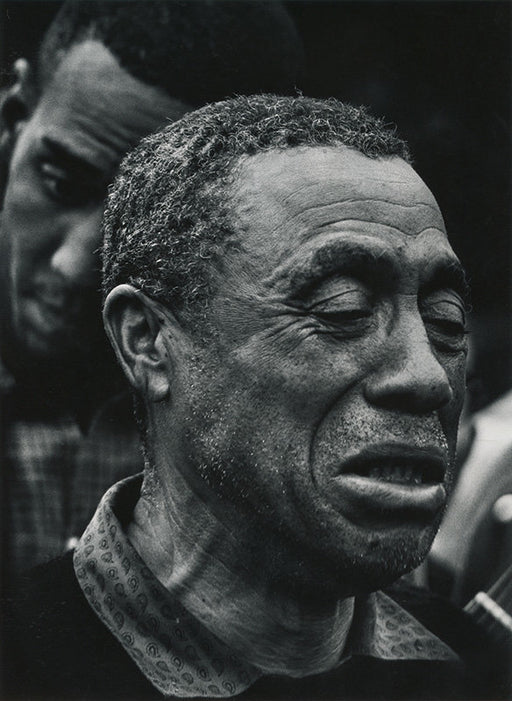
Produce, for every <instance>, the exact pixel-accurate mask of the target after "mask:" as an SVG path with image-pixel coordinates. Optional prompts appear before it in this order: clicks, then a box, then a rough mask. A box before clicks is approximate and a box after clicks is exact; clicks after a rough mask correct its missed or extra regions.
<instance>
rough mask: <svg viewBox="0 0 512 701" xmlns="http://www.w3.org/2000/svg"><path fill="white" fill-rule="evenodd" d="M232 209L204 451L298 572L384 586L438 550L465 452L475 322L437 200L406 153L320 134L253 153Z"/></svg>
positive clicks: (194, 412) (202, 397)
mask: <svg viewBox="0 0 512 701" xmlns="http://www.w3.org/2000/svg"><path fill="white" fill-rule="evenodd" d="M234 211H235V212H236V224H235V228H236V230H237V235H236V237H234V239H233V240H232V241H230V242H228V245H227V246H226V249H225V254H224V256H223V263H222V272H221V273H220V274H219V283H218V284H219V288H218V293H216V294H215V296H214V299H213V302H212V306H211V315H212V316H211V318H212V322H213V324H214V327H215V328H216V330H217V332H218V336H217V338H216V340H215V342H214V343H212V344H210V345H209V346H208V348H205V349H204V350H203V351H202V352H201V353H200V357H199V358H196V360H195V365H196V367H195V368H194V382H193V383H191V385H190V388H189V390H190V391H189V395H188V397H187V399H186V400H185V401H186V402H188V406H187V409H186V416H187V419H186V427H187V434H186V435H187V441H188V447H187V450H188V454H189V456H191V457H192V459H193V461H194V463H195V464H196V465H199V466H200V470H201V474H202V476H203V477H204V478H205V479H206V480H207V482H208V484H209V485H210V486H211V487H213V489H214V490H215V491H216V492H217V493H222V494H223V495H224V496H225V497H227V498H228V499H230V500H233V501H235V502H236V503H237V504H238V507H239V509H240V511H241V513H242V514H243V520H244V523H245V524H247V523H249V524H251V525H250V527H251V528H254V529H256V528H257V527H258V524H265V525H266V526H269V527H270V528H271V529H272V530H273V532H279V533H280V534H282V536H283V537H284V540H283V543H286V546H285V547H286V548H289V549H291V551H293V549H296V552H297V562H298V565H297V567H298V570H297V571H301V568H302V569H303V570H304V571H307V570H308V568H309V570H311V568H312V567H313V568H314V567H315V563H321V566H322V567H323V568H327V571H328V572H330V573H332V574H333V575H334V577H335V578H336V579H337V581H338V582H344V584H345V585H346V586H347V587H348V588H349V589H351V588H352V589H354V590H357V588H358V587H361V586H368V587H372V586H374V585H377V586H378V585H381V584H382V583H383V582H385V581H386V580H392V579H394V578H396V577H397V576H399V575H401V574H402V573H404V572H405V571H408V570H409V569H411V568H412V567H413V566H415V565H416V564H418V563H419V561H420V560H421V559H422V558H423V557H424V556H425V555H426V552H427V550H428V548H429V546H430V544H431V541H432V538H433V536H434V533H435V531H436V528H437V525H438V523H439V520H440V517H441V514H442V511H443V507H444V505H445V501H446V495H447V488H448V485H449V482H450V476H451V471H452V465H453V455H454V450H455V439H456V432H457V424H458V417H459V413H460V409H461V402H462V398H463V388H464V367H465V353H466V340H465V318H464V303H463V301H462V295H463V283H462V280H461V275H460V266H459V263H458V260H457V258H456V256H455V255H454V253H453V251H452V249H451V247H450V245H449V243H448V240H447V237H446V233H445V229H444V224H443V219H442V216H441V214H440V211H439V208H438V206H437V204H436V202H435V200H434V198H433V196H432V194H431V192H430V191H429V190H428V188H427V187H426V186H425V184H424V183H423V182H422V180H421V179H420V178H419V176H418V175H417V174H416V173H415V172H414V171H413V170H412V168H411V167H410V166H409V165H407V164H406V163H405V162H404V161H402V160H401V159H399V158H389V159H377V160H373V159H370V158H367V157H365V156H363V155H361V154H359V153H357V152H355V151H351V150H348V149H345V148H307V149H294V150H289V151H285V152H277V151H274V152H270V153H265V154H261V155H257V156H253V157H250V158H248V159H246V160H245V162H243V163H242V166H241V170H240V171H239V177H238V180H237V184H235V187H234ZM219 513H220V514H222V510H219ZM263 533H264V532H263V531H262V536H261V537H262V538H264V535H263ZM304 563H306V566H305V569H304ZM322 571H324V570H322Z"/></svg>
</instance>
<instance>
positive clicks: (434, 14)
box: [0, 0, 512, 408]
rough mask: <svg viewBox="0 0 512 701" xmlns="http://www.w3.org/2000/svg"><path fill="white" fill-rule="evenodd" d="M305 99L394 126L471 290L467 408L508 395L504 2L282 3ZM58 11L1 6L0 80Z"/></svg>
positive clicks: (507, 35) (507, 10) (510, 305)
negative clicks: (299, 54)
mask: <svg viewBox="0 0 512 701" xmlns="http://www.w3.org/2000/svg"><path fill="white" fill-rule="evenodd" d="M286 4H287V6H288V7H289V9H290V11H291V13H292V15H293V17H294V18H295V21H296V23H297V26H298V29H299V31H300V33H301V35H302V37H303V41H304V44H305V51H306V68H305V73H304V76H303V79H302V81H301V83H300V85H299V86H298V87H299V88H300V89H301V90H302V92H304V94H308V95H313V96H322V97H324V96H335V97H338V98H341V99H343V100H346V101H349V102H352V103H356V104H365V105H368V106H369V107H370V108H371V110H372V111H373V112H374V113H375V114H378V115H382V116H384V117H385V118H386V119H387V120H389V121H390V122H394V123H396V124H397V125H398V127H399V132H400V134H401V135H402V136H404V137H405V138H406V139H407V140H408V141H409V143H410V145H411V148H412V151H413V154H414V156H415V167H416V169H417V170H418V172H419V173H420V174H421V176H422V177H423V178H424V179H425V180H426V182H427V183H428V184H429V186H430V187H431V189H432V190H433V192H434V194H435V195H436V197H437V199H438V201H439V204H440V206H441V209H442V211H443V213H444V215H445V219H446V224H447V228H448V232H449V234H450V238H451V240H452V243H453V245H454V248H455V249H456V251H457V253H458V254H459V256H460V257H461V259H462V261H463V262H464V264H465V265H466V268H467V270H468V275H469V279H470V283H471V286H472V289H473V310H474V311H473V315H472V321H471V326H472V331H473V343H474V350H475V360H476V363H475V370H476V375H477V381H476V382H475V383H473V385H472V386H473V388H474V389H475V390H476V391H474V392H473V394H472V402H473V408H478V406H480V405H483V404H484V403H486V402H488V401H490V400H491V399H492V398H494V397H495V396H497V395H498V394H500V393H502V392H503V391H505V390H506V389H507V388H509V387H510V386H512V338H511V336H512V333H511V328H512V284H511V263H512V252H511V242H512V237H511V207H510V195H511V170H510V126H511V125H510V107H511V90H510V88H511V70H512V56H511V36H512V32H511V28H512V27H511V3H510V2H501V1H493V0H488V1H486V2H472V1H468V0H466V1H464V2H431V1H424V2H420V1H416V2H405V1H397V0H395V1H393V2H390V1H387V0H381V1H380V2H366V1H362V0H360V1H359V2H342V1H341V0H340V1H338V2H324V1H322V0H316V1H309V2H300V1H299V0H295V1H292V2H288V3H286ZM59 5H60V2H55V1H52V2H47V1H44V2H43V1H42V0H41V1H39V2H35V1H31V2H27V1H26V0H11V1H4V2H3V3H2V5H1V28H2V31H3V36H0V41H1V44H0V46H2V50H3V56H2V80H3V84H6V83H8V81H9V67H10V65H11V64H12V62H13V60H15V59H16V58H17V57H19V56H25V57H27V58H30V57H32V56H33V54H34V50H35V47H36V46H37V44H38V41H39V38H40V36H41V33H42V31H44V28H45V27H46V25H47V23H48V22H49V21H50V20H51V17H52V16H53V13H54V12H55V10H56V8H57V7H58V6H59Z"/></svg>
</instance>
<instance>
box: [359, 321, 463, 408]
mask: <svg viewBox="0 0 512 701" xmlns="http://www.w3.org/2000/svg"><path fill="white" fill-rule="evenodd" d="M365 393H366V397H367V399H368V400H369V401H370V402H371V403H372V404H374V405H377V406H381V407H385V408H388V409H392V410H398V411H402V412H411V413H415V414H427V413H431V412H433V411H436V410H438V409H440V408H441V407H443V406H445V405H446V404H448V403H449V402H450V401H451V399H452V398H453V390H452V387H451V385H450V382H449V379H448V376H447V374H446V371H445V369H444V367H443V366H442V365H441V363H440V362H439V360H438V359H437V357H436V355H435V353H434V352H433V349H432V346H431V344H430V340H429V338H428V335H427V332H426V329H425V326H424V323H423V319H422V318H421V316H420V314H419V312H418V311H416V312H413V311H410V312H408V313H407V314H405V315H403V317H402V319H401V321H400V323H399V324H398V325H395V327H394V329H393V332H392V333H391V334H390V336H389V337H388V339H387V342H386V347H385V348H384V349H383V352H382V355H381V357H380V358H379V364H378V369H377V370H376V371H375V373H373V374H372V375H371V376H370V377H369V378H368V383H367V385H366V387H365Z"/></svg>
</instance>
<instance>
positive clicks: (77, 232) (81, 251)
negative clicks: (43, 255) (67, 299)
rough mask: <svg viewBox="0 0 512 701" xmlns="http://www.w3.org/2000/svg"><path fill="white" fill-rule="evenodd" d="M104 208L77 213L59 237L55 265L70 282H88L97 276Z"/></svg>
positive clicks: (85, 283) (56, 269)
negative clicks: (79, 215) (80, 214)
mask: <svg viewBox="0 0 512 701" xmlns="http://www.w3.org/2000/svg"><path fill="white" fill-rule="evenodd" d="M101 215H102V208H100V207H99V208H97V209H96V210H94V211H93V212H90V213H88V214H87V215H86V216H81V217H78V216H76V217H74V218H73V219H71V220H70V221H69V222H67V226H66V228H65V230H64V232H63V234H62V236H61V237H60V238H59V242H58V245H57V247H56V248H55V250H54V252H53V255H52V257H51V263H50V264H51V268H52V269H53V270H54V271H56V272H58V273H59V274H60V275H62V276H63V277H64V278H66V279H67V280H69V281H70V282H74V283H78V284H82V285H87V284H88V283H89V282H90V281H91V280H93V279H94V278H95V277H96V276H97V270H98V266H99V263H98V255H97V251H98V248H99V246H100V244H101Z"/></svg>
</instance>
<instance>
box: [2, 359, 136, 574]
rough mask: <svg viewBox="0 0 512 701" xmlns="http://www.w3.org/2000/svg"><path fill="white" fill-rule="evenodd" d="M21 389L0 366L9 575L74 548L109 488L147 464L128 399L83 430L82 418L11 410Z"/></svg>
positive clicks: (97, 416)
mask: <svg viewBox="0 0 512 701" xmlns="http://www.w3.org/2000/svg"><path fill="white" fill-rule="evenodd" d="M16 390H17V388H16V384H15V382H14V380H13V378H12V377H11V376H9V374H8V373H7V372H6V370H5V368H3V366H2V365H1V364H0V392H1V395H2V396H1V397H0V402H1V407H0V411H1V413H2V427H1V435H0V441H1V444H0V463H1V470H2V500H3V503H4V509H5V514H4V521H3V530H4V542H5V550H6V556H5V557H4V563H3V564H4V567H5V568H6V571H7V574H8V576H9V577H10V578H13V577H15V575H16V574H17V573H19V572H21V571H23V570H25V569H28V568H29V567H32V566H34V565H36V564H38V563H40V562H44V561H46V560H49V559H50V558H53V557H56V556H58V555H61V554H62V553H64V552H65V550H66V549H67V547H69V546H71V545H74V544H76V542H77V540H78V538H79V537H80V536H81V534H82V533H83V530H84V528H85V527H86V525H87V523H88V522H89V520H90V518H91V517H92V515H93V514H94V511H95V508H96V506H97V504H98V501H99V500H100V499H101V497H102V495H103V494H104V493H105V491H106V490H107V489H108V488H109V487H110V486H111V485H112V484H114V483H115V482H117V481H118V480H120V479H122V478H124V477H126V476H128V475H133V474H135V473H137V472H138V471H139V470H140V469H141V467H142V463H143V461H142V456H141V453H140V447H139V438H138V434H137V431H136V428H135V425H134V421H133V419H132V418H131V402H130V397H129V396H128V395H127V394H123V395H118V396H116V397H114V398H113V399H111V400H109V401H108V402H107V403H105V404H104V405H103V406H102V407H101V408H100V409H99V410H98V411H97V412H96V414H95V416H94V418H93V420H92V422H91V424H90V427H89V430H88V431H87V433H85V432H84V431H83V430H82V428H81V426H80V425H79V423H78V421H77V418H76V416H73V415H71V414H64V413H59V414H54V415H52V416H47V417H44V416H41V415H37V414H36V415H33V416H26V415H24V413H23V412H20V411H14V412H13V411H11V407H12V405H13V403H15V401H16Z"/></svg>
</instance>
